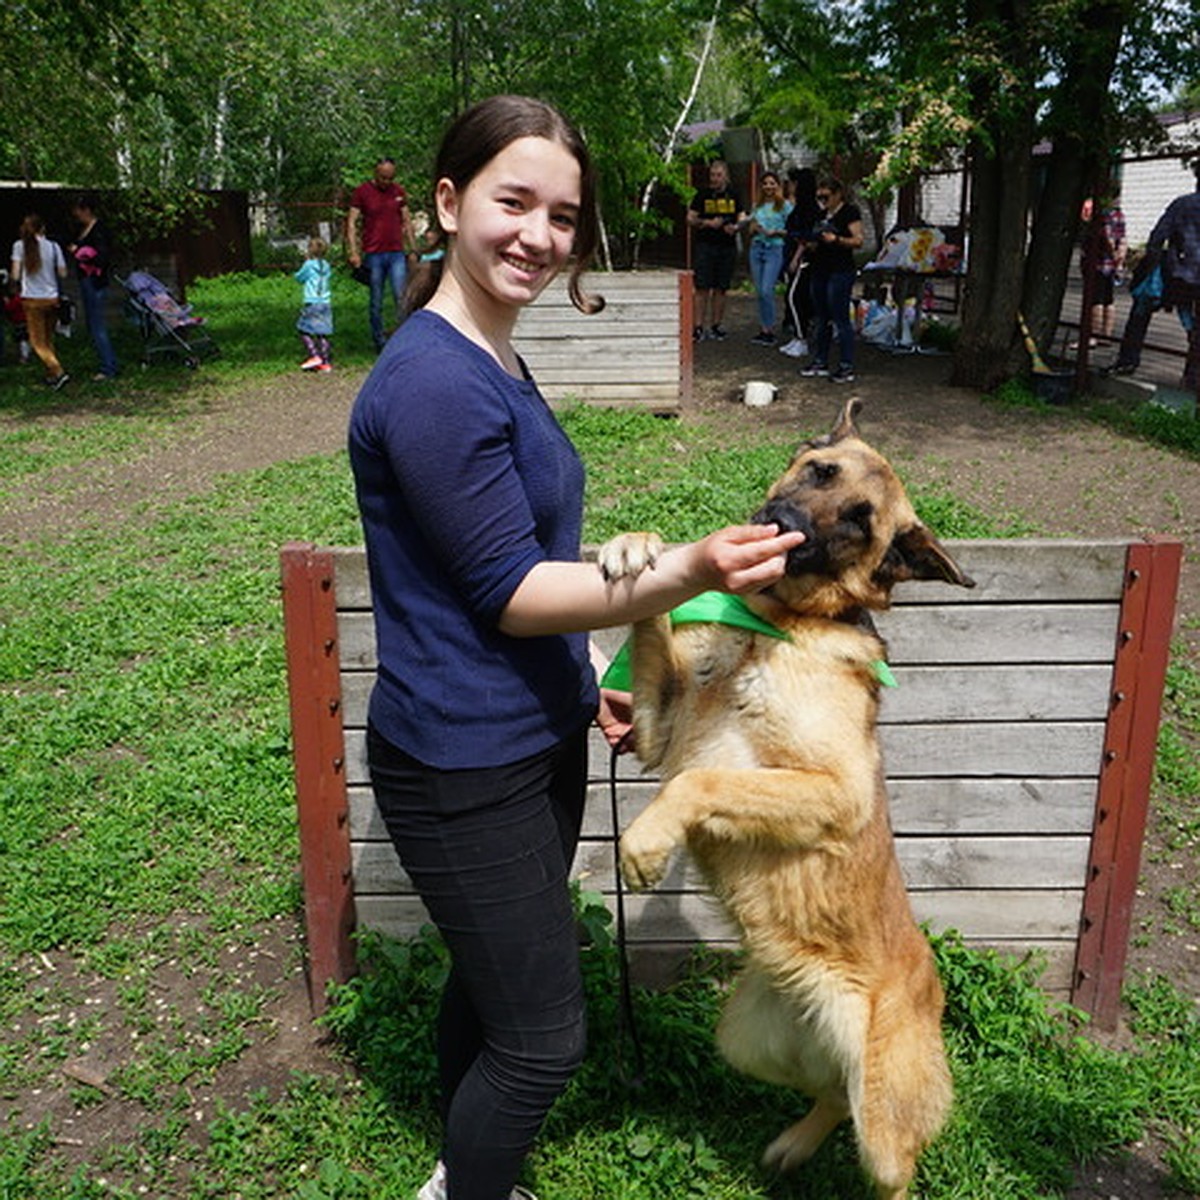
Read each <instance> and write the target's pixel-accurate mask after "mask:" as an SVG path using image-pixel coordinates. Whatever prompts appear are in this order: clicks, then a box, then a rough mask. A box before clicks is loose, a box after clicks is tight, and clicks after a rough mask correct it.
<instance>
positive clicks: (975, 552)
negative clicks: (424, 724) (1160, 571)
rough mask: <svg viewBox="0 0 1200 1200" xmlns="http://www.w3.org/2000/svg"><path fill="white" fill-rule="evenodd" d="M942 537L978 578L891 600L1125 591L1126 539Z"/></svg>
mask: <svg viewBox="0 0 1200 1200" xmlns="http://www.w3.org/2000/svg"><path fill="white" fill-rule="evenodd" d="M945 544H946V546H947V548H948V549H949V550H950V552H951V553H952V554H953V555H954V556H955V557H956V558H958V559H961V560H962V562H963V566H964V569H966V568H968V567H969V569H970V572H971V574H972V575H973V576H974V577H975V579H976V582H977V586H976V587H975V588H972V589H964V588H956V587H951V586H950V585H949V584H941V583H936V582H922V583H902V584H900V585H899V586H898V587H897V588H896V590H895V592H894V593H893V595H892V599H893V607H894V608H897V609H902V608H906V607H914V606H921V605H925V604H936V605H947V604H962V605H977V604H995V603H1008V602H1012V601H1018V602H1022V603H1026V602H1028V603H1054V602H1058V601H1074V602H1077V603H1078V602H1085V601H1086V602H1093V601H1095V602H1099V601H1106V600H1107V601H1112V602H1114V603H1119V601H1120V599H1121V585H1122V580H1123V576H1124V565H1125V553H1126V548H1127V546H1128V542H1127V541H1123V540H1119V539H1100V540H1097V541H1087V542H1081V541H1076V540H1072V539H1067V538H1063V539H1051V538H1041V539H1035V538H1021V539H1019V540H1017V539H1008V540H1006V539H1003V538H969V539H968V538H963V539H948V540H947V541H946V543H945ZM595 549H596V548H595V547H594V546H591V547H585V548H584V557H585V558H588V557H592V556H594V553H595ZM329 550H330V552H331V553H332V554H333V559H334V564H335V568H336V571H337V595H338V607H339V608H365V607H368V606H369V604H370V599H369V594H368V592H367V575H366V553H365V551H364V550H363V547H362V546H337V547H329Z"/></svg>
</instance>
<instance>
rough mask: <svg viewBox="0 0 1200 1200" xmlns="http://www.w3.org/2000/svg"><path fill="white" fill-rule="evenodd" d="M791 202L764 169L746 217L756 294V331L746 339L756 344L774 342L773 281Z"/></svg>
mask: <svg viewBox="0 0 1200 1200" xmlns="http://www.w3.org/2000/svg"><path fill="white" fill-rule="evenodd" d="M791 211H792V205H791V201H789V200H785V199H784V198H783V185H782V184H781V183H780V182H779V176H778V175H776V174H775V172H774V171H765V172H764V173H763V177H762V182H761V183H760V184H759V190H758V207H757V208H755V210H754V212H753V214H752V215H751V217H750V232H751V233H752V234H753V238H752V239H751V242H750V278H751V279H752V280H753V281H754V291H755V292H756V293H757V295H758V327H759V328H758V333H757V334H755V336H754V337H753V338H751V339H750V340H751V341H753V342H754V343H755V344H756V345H759V346H773V345H774V344H775V284H776V283H777V282H778V281H779V273H780V271H782V270H783V242H784V238H785V237H786V236H787V218H788V213H790V212H791Z"/></svg>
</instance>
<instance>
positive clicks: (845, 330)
mask: <svg viewBox="0 0 1200 1200" xmlns="http://www.w3.org/2000/svg"><path fill="white" fill-rule="evenodd" d="M853 288H854V276H853V274H852V273H850V272H848V271H847V272H839V273H838V274H836V275H826V274H823V273H820V272H818V273H816V274H814V275H813V283H812V296H813V321H814V323H815V325H816V329H817V348H816V352H815V361H816V362H819V363H824V364H825V365H826V366H828V365H829V349H830V343H831V342H832V339H833V331H834V330H835V329H836V330H837V339H838V350H839V352H840V355H841V357H840V359H839V365H841V366H844V367H852V366H854V325H853V323H852V322H851V320H850V293H851V291H852V290H853Z"/></svg>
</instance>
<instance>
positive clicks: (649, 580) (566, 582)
mask: <svg viewBox="0 0 1200 1200" xmlns="http://www.w3.org/2000/svg"><path fill="white" fill-rule="evenodd" d="M803 540H804V535H803V534H801V533H794V532H793V533H779V532H778V530H777V529H776V527H775V526H774V525H733V526H729V527H728V528H725V529H720V530H718V531H717V532H716V533H712V534H709V536H708V537H706V538H703V539H702V540H701V541H698V542H689V543H688V544H687V545H684V546H676V547H673V548H672V549H670V550H667V551H665V552H664V553H663V554H662V555H660V556H659V559H658V561H657V563H655V565H654V566H653V567H651V568H648V569H647V570H645V571H643V572H642V573H641V574H640V575H638V576H637V577H636V578H633V579H619V580H616V581H609V580H606V579H605V578H604V575H603V574H602V572H601V570H600V568H599V566H598V565H596V564H595V563H568V562H541V563H538V564H537V565H536V566H535V567H533V569H532V570H530V571H529V573H528V574H527V575H526V576H525V578H524V579H522V580H521V582H520V584H518V585H517V589H516V591H515V592H513V594H512V596H511V597H510V599H509V601H508V604H507V605H506V606H505V608H504V611H503V612H502V613H501V614H500V629H501V630H502V631H503V632H504V633H507V634H509V635H510V636H512V637H541V636H544V635H546V634H554V633H575V632H579V631H581V630H587V629H604V628H607V627H608V626H611V625H626V624H629V623H630V622H633V621H639V620H641V619H643V618H644V617H651V616H654V615H656V614H657V613H661V612H666V611H668V610H669V609H672V608H675V607H676V606H677V605H679V604H682V603H683V601H685V600H688V599H690V598H691V597H692V596H695V595H697V594H698V593H699V592H704V591H724V592H738V593H740V592H756V591H761V590H762V589H763V588H765V587H769V586H770V585H771V584H772V583H775V582H776V581H777V580H779V579H780V578H782V576H783V572H784V568H785V566H786V563H787V552H788V551H789V550H791V549H792V548H793V547H795V546H798V545H800V543H801V542H802V541H803Z"/></svg>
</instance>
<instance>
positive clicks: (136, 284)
mask: <svg viewBox="0 0 1200 1200" xmlns="http://www.w3.org/2000/svg"><path fill="white" fill-rule="evenodd" d="M114 278H115V279H116V281H117V282H118V283H119V284H120V285H121V286H122V287H123V288H124V289H125V293H126V299H125V311H126V312H127V313H128V314H129V316H130V317H131V318H132V320H133V321H134V323H135V324H136V325H137V326H138V328H139V329H140V330H141V333H142V362H143V364H146V363H149V362H150V359H151V358H152V357H153V356H154V355H162V354H173V355H175V356H176V357H177V358H179V359H181V360H182V362H183V365H184V366H185V367H188V368H190V369H192V370H195V368H196V367H198V366H199V365H200V360H201V359H202V358H213V357H215V356H216V355H217V354H218V353H219V351H218V349H217V344H216V342H214V341H213V339H212V336H211V335H210V334H209V332H208V329H207V327H206V326H205V323H204V318H203V317H197V316H195V315H194V314H193V313H192V306H191V305H190V304H180V303H179V301H178V300H176V299H175V297H174V296H172V295H171V292H170V289H169V288H168V287H167V285H166V284H165V283H163V282H162V280H161V279H156V278H155V277H154V276H153V275H151V274H150V272H149V271H130V273H129V274H128V275H127V276H126V277H125V278H124V279H122V278H121V276H119V275H115V276H114Z"/></svg>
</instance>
